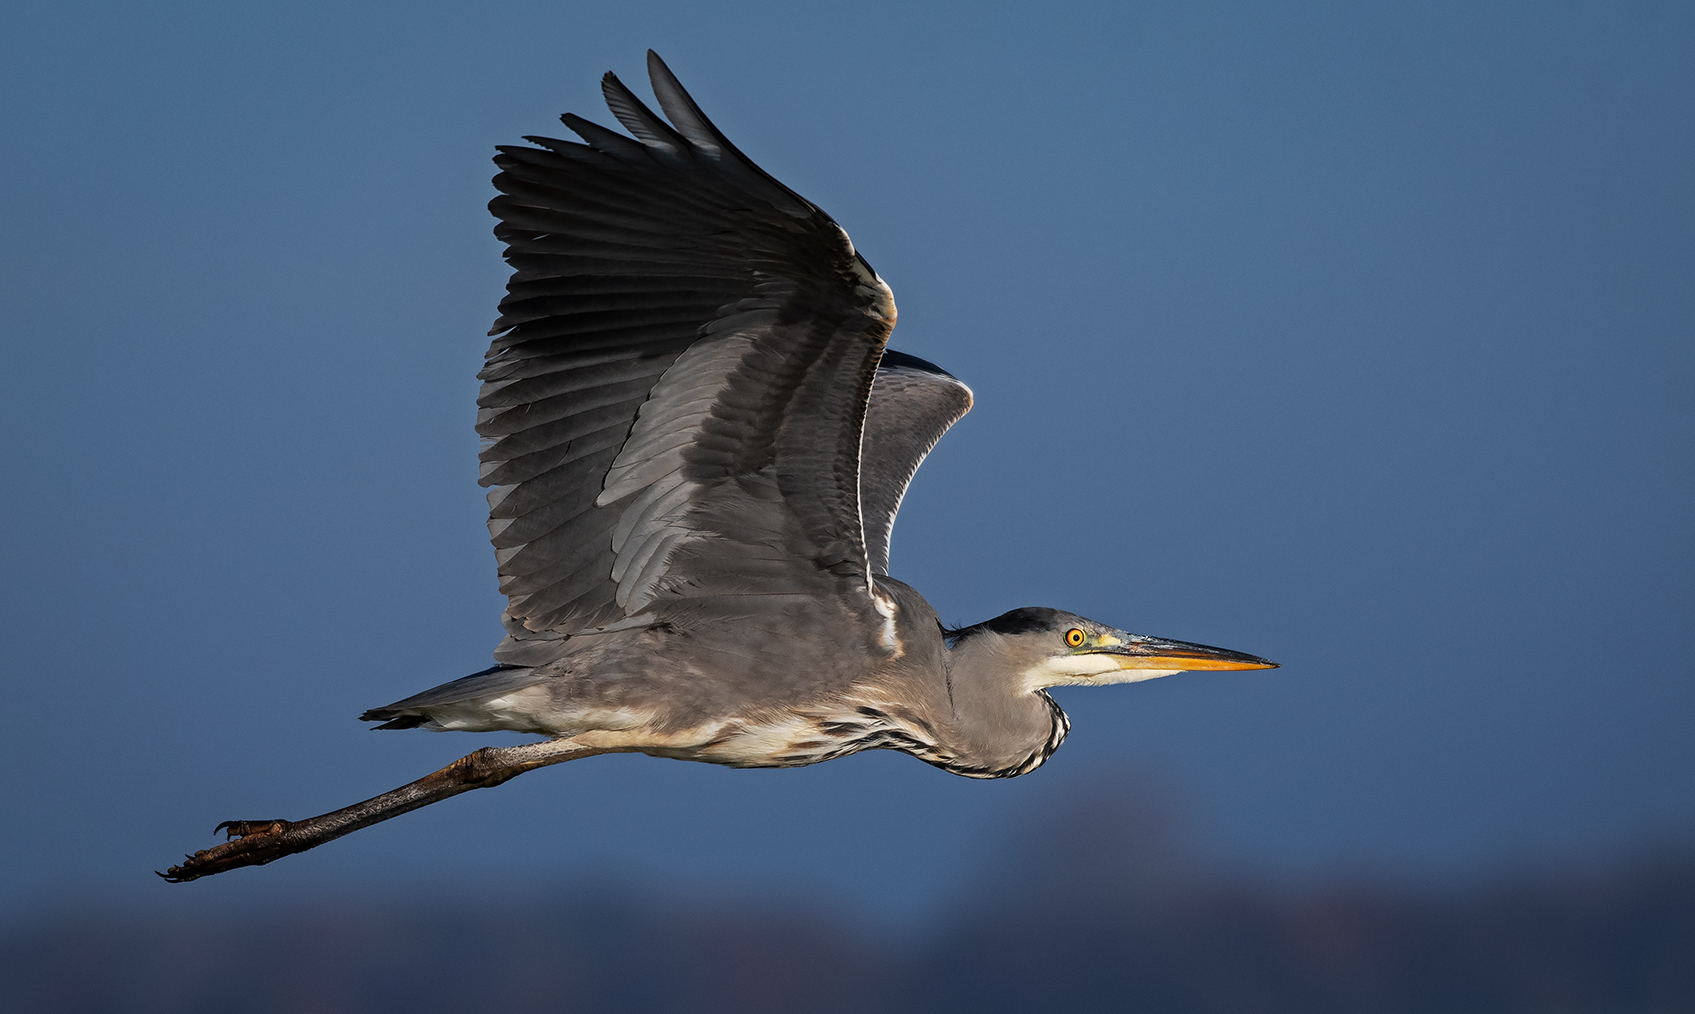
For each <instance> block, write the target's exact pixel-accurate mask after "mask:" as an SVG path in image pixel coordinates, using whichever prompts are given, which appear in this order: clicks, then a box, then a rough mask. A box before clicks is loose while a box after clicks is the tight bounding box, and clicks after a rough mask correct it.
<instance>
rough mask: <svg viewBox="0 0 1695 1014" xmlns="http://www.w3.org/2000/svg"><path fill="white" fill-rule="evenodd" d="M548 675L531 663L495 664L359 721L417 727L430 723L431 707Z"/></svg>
mask: <svg viewBox="0 0 1695 1014" xmlns="http://www.w3.org/2000/svg"><path fill="white" fill-rule="evenodd" d="M545 678H546V677H543V676H537V675H536V671H535V670H534V669H533V668H530V667H528V666H516V665H494V666H491V667H489V668H487V669H484V670H483V671H482V672H475V673H472V674H471V675H469V676H464V677H461V678H459V679H456V680H454V681H453V682H451V683H443V684H442V685H441V686H439V687H432V688H430V689H429V690H426V691H424V692H423V693H421V694H413V695H412V696H411V697H408V698H406V699H405V700H403V701H395V702H394V703H393V704H387V705H384V706H383V707H380V708H372V709H370V710H369V711H367V712H365V713H364V714H363V715H360V716H359V720H360V721H361V722H381V723H383V724H382V725H378V726H375V727H374V728H377V729H416V728H418V727H419V726H421V725H426V724H428V723H429V722H430V716H429V714H428V713H427V709H429V708H432V707H440V706H441V705H444V704H456V703H458V702H459V701H469V700H474V699H476V698H479V697H496V696H499V695H500V694H505V693H511V692H512V691H514V690H522V689H523V688H525V687H528V686H534V685H535V684H537V683H539V682H541V681H542V680H543V679H545Z"/></svg>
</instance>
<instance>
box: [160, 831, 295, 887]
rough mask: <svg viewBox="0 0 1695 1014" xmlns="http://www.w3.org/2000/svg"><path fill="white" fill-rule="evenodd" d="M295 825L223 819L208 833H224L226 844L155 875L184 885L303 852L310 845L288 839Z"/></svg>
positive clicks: (200, 852) (188, 857) (202, 851)
mask: <svg viewBox="0 0 1695 1014" xmlns="http://www.w3.org/2000/svg"><path fill="white" fill-rule="evenodd" d="M295 826H296V825H295V822H294V821H290V820H226V821H224V822H223V823H222V824H219V825H218V826H217V827H215V828H213V829H212V833H213V834H216V833H218V832H219V831H227V832H229V841H226V842H224V843H223V844H222V845H214V846H213V847H212V848H209V849H201V850H200V851H199V852H196V853H194V854H193V855H191V856H187V857H185V858H184V860H183V864H182V865H181V866H173V867H171V868H170V869H168V870H166V871H165V872H163V873H161V874H159V876H161V877H164V878H165V879H166V880H167V881H169V882H171V883H173V884H185V883H187V882H188V881H190V880H198V879H200V878H201V877H207V876H211V875H212V874H214V873H222V872H224V871H225V870H233V869H235V868H236V867H238V866H263V865H265V864H266V863H268V862H271V861H273V860H276V859H281V858H282V857H283V856H287V855H293V854H294V853H296V852H303V851H305V849H307V848H310V847H311V846H310V845H304V846H303V845H301V844H300V843H298V842H294V841H290V840H289V838H290V836H289V834H288V831H289V829H290V828H292V827H295Z"/></svg>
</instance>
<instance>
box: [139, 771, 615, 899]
mask: <svg viewBox="0 0 1695 1014" xmlns="http://www.w3.org/2000/svg"><path fill="white" fill-rule="evenodd" d="M611 752H613V751H610V750H604V749H594V748H592V747H585V746H577V745H575V744H573V743H572V742H571V741H570V740H566V739H555V740H548V741H546V742H543V743H525V744H523V745H521V746H496V747H487V746H486V747H483V748H482V749H481V750H477V751H475V752H474V753H470V754H467V755H466V756H464V757H461V758H459V759H458V760H456V761H454V762H453V763H452V764H449V765H448V766H447V767H444V768H442V769H441V770H440V771H434V772H431V773H430V774H427V775H425V776H424V777H422V778H420V779H418V780H417V781H415V782H411V783H408V784H406V785H402V786H401V787H400V788H398V789H394V790H392V791H389V792H385V793H383V794H382V795H380V796H377V797H375V798H374V799H367V800H365V801H364V802H363V803H354V804H353V805H352V806H347V807H343V808H342V809H339V810H335V811H332V812H330V813H326V814H323V815H321V816H318V817H309V818H307V819H306V820H227V821H225V822H223V823H222V824H219V825H218V826H217V827H216V828H215V829H214V830H215V831H228V832H229V835H230V840H229V841H227V842H225V843H223V844H222V845H217V846H214V847H212V848H209V849H204V850H202V851H199V852H196V853H194V854H193V855H191V856H188V857H187V858H186V859H185V860H184V861H183V864H182V865H181V866H173V867H171V868H170V869H168V870H166V871H165V872H164V873H161V874H159V876H161V877H164V878H165V879H166V880H168V881H170V882H171V883H173V884H182V883H187V882H188V881H190V880H198V879H200V878H201V877H209V876H211V875H212V874H214V873H222V872H224V871H225V870H233V869H235V868H236V867H238V866H263V865H265V864H266V863H269V862H273V861H275V860H278V859H281V858H282V857H283V856H287V855H293V854H294V853H296V852H304V851H306V850H307V849H310V848H316V847H318V846H319V845H322V844H323V843H325V842H327V841H333V840H335V839H337V838H340V837H341V836H342V835H344V834H352V833H353V832H354V831H357V830H359V829H360V828H362V827H369V826H371V825H372V824H375V823H378V822H379V821H384V820H387V819H389V818H390V817H398V816H400V815H401V814H403V813H406V812H408V811H411V810H416V809H417V808H418V807H420V806H428V805H430V804H431V803H436V802H440V801H441V800H443V799H446V798H448V797H449V796H457V795H458V794H459V793H461V792H469V791H471V790H472V789H486V788H490V787H492V786H495V785H499V784H500V783H502V782H504V781H507V780H509V779H512V778H516V777H517V776H519V775H521V774H523V773H524V772H526V771H530V770H533V769H535V768H540V767H546V766H547V765H549V764H560V763H563V762H565V761H568V760H576V759H577V758H579V757H591V756H593V755H595V754H601V753H611Z"/></svg>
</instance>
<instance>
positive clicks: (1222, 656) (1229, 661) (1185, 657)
mask: <svg viewBox="0 0 1695 1014" xmlns="http://www.w3.org/2000/svg"><path fill="white" fill-rule="evenodd" d="M1113 642H1116V643H1113ZM1086 650H1087V651H1088V652H1089V653H1090V654H1100V655H1111V656H1113V660H1114V661H1116V662H1117V663H1118V667H1119V668H1120V669H1167V670H1177V671H1179V672H1184V671H1192V670H1197V669H1275V668H1277V663H1276V662H1273V661H1271V660H1269V659H1264V658H1260V657H1259V656H1258V655H1248V654H1245V653H1243V652H1240V651H1231V650H1230V649H1229V648H1214V647H1212V646H1211V645H1207V644H1190V643H1189V642H1188V641H1167V640H1165V639H1163V638H1159V637H1142V636H1140V635H1138V634H1130V635H1126V636H1125V637H1124V638H1123V639H1119V638H1115V637H1111V636H1102V637H1100V638H1099V639H1097V640H1096V641H1095V643H1094V644H1093V645H1092V646H1090V647H1089V648H1088V649H1086Z"/></svg>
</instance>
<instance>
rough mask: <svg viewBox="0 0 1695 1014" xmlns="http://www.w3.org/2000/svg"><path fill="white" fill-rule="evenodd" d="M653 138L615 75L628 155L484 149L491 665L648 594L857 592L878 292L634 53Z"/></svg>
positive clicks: (611, 136)
mask: <svg viewBox="0 0 1695 1014" xmlns="http://www.w3.org/2000/svg"><path fill="white" fill-rule="evenodd" d="M648 71H649V74H650V76H651V78H652V81H653V88H654V92H655V94H656V95H657V97H658V99H659V104H660V106H661V108H662V109H664V111H665V113H666V115H667V116H668V117H669V120H670V123H669V124H667V123H666V122H665V121H664V120H662V119H660V118H659V117H658V116H657V115H655V114H654V113H653V112H652V111H651V110H649V109H648V107H647V106H645V105H643V104H642V102H641V101H640V100H639V99H637V98H636V97H635V96H634V95H633V94H632V93H631V92H630V91H629V89H627V88H625V87H624V86H623V84H621V83H620V82H619V81H618V79H617V78H616V77H614V76H613V75H611V74H608V75H606V77H605V78H604V79H603V81H602V91H603V92H604V94H605V96H606V100H607V104H608V105H609V106H610V107H611V109H612V112H613V114H614V115H616V116H617V118H618V119H619V121H620V122H622V123H623V125H624V126H625V127H626V128H627V129H628V130H629V131H630V133H631V134H633V135H635V136H634V139H632V138H630V137H625V136H624V135H622V134H619V133H616V132H614V131H611V130H607V129H605V128H603V127H599V126H596V125H595V124H592V123H589V122H588V121H586V120H583V119H580V118H579V117H576V116H572V115H569V114H568V115H566V116H565V117H564V122H565V125H566V126H568V127H570V128H571V130H573V131H574V132H575V133H576V134H577V135H578V136H580V137H581V138H582V139H583V141H584V142H586V143H582V144H579V143H576V142H570V141H560V140H555V139H551V138H542V137H528V138H526V139H525V140H528V141H531V142H533V143H534V144H536V145H539V146H540V147H535V148H530V147H502V148H500V149H499V150H500V154H499V155H498V156H497V157H496V158H495V163H496V164H497V165H498V166H499V167H500V169H501V172H500V174H499V175H498V176H496V177H495V180H494V182H495V186H496V188H498V189H499V190H500V191H501V193H502V196H500V197H497V198H495V200H494V201H493V202H492V203H491V204H490V205H489V209H490V210H491V211H492V212H493V213H494V214H495V216H496V217H497V218H499V219H500V224H499V225H497V226H496V227H495V234H496V236H498V237H499V238H500V239H502V240H503V241H505V243H506V244H507V253H506V259H507V261H508V262H509V263H511V265H512V267H513V268H514V273H513V275H512V279H511V281H510V282H509V283H508V286H507V296H506V298H505V299H503V300H502V301H501V304H500V309H501V317H500V319H499V320H498V321H496V322H495V325H494V328H493V329H492V330H491V332H490V333H491V334H495V335H499V337H497V338H496V339H495V340H494V342H493V344H492V345H491V346H490V347H489V352H488V359H487V364H486V366H485V368H484V369H483V372H482V373H481V374H480V377H481V379H482V380H483V382H484V383H483V388H482V392H481V394H480V396H479V397H478V401H477V403H478V405H479V406H480V408H481V411H480V412H479V413H478V423H477V431H478V432H479V433H480V434H482V436H483V437H484V449H483V453H482V461H483V474H482V478H481V482H482V484H483V485H485V486H489V487H491V489H490V491H489V508H490V510H489V532H490V534H491V536H492V538H493V541H494V546H495V555H496V558H497V560H498V562H499V572H500V587H501V591H502V592H503V593H505V594H506V595H507V597H508V606H507V610H506V615H505V617H504V619H505V622H506V626H507V630H508V634H509V636H508V638H507V640H506V642H504V643H503V644H502V645H501V648H500V649H499V650H497V652H496V658H497V659H500V660H501V661H503V662H511V663H519V664H533V663H534V662H535V661H537V660H540V659H542V658H545V657H547V656H548V655H550V654H551V650H550V642H554V643H555V644H554V645H553V646H556V642H557V641H558V640H559V639H561V638H563V637H565V636H569V635H570V634H572V633H576V632H580V631H583V630H586V629H594V628H599V627H603V626H608V625H614V624H617V623H620V622H623V621H626V620H628V619H629V618H630V617H635V616H638V615H640V614H642V612H643V610H644V609H647V608H648V607H649V606H650V605H652V604H653V603H655V602H656V601H659V600H662V599H666V598H675V597H679V596H682V597H699V596H711V595H725V594H749V593H759V594H783V593H785V592H790V591H793V592H795V593H797V594H798V593H800V592H801V590H802V587H803V586H804V587H805V588H807V589H808V590H810V591H813V592H815V591H816V586H815V585H811V584H807V583H806V582H807V581H809V580H810V581H816V580H817V579H818V575H820V574H827V575H832V576H834V577H835V578H838V579H845V580H847V581H850V582H858V584H859V585H860V586H861V587H863V588H865V589H866V590H867V592H869V582H870V574H871V570H870V565H869V561H868V558H867V554H866V542H865V536H864V532H863V530H862V525H861V521H860V503H859V451H860V437H861V432H862V427H863V424H864V418H865V407H866V403H867V400H868V398H869V396H870V389H871V384H872V380H873V377H874V375H875V372H876V368H877V363H878V359H879V356H880V355H881V353H882V350H883V345H884V343H885V342H886V341H887V340H888V335H889V331H890V329H891V328H893V326H894V319H895V307H894V300H893V297H892V295H891V294H890V292H889V289H888V287H887V286H885V285H884V284H883V283H882V281H881V280H880V279H879V278H878V277H877V275H876V273H875V272H874V271H872V270H871V267H870V266H869V265H868V264H866V262H865V260H864V258H862V257H860V256H859V254H858V253H857V252H856V251H855V250H854V248H853V244H852V242H850V241H849V239H848V237H847V234H846V233H845V232H843V231H842V229H841V228H840V227H839V226H837V225H836V223H835V222H834V221H832V220H831V219H830V217H829V216H828V215H826V214H824V212H822V211H820V210H819V209H818V208H817V207H815V206H813V205H812V204H811V203H810V202H808V201H807V200H805V199H804V198H802V197H801V196H799V195H798V194H796V193H794V192H793V191H791V190H789V189H788V188H787V187H785V186H783V185H782V184H781V183H778V182H777V181H776V180H774V179H772V178H771V177H770V176H768V175H766V174H765V173H764V172H763V171H762V170H760V169H759V167H758V166H756V165H754V164H753V163H752V162H751V161H749V160H748V158H747V157H746V156H745V155H743V154H742V153H741V152H740V151H738V150H736V148H735V146H734V145H732V144H731V143H730V142H729V141H728V140H726V139H725V138H724V136H723V135H722V134H720V133H719V132H718V129H717V128H716V127H714V126H713V125H712V124H711V122H710V121H708V120H707V118H706V117H705V116H704V115H703V114H702V113H701V111H700V109H699V107H697V106H696V105H695V103H694V100H693V99H691V98H690V97H689V96H688V93H687V92H685V91H684V90H683V88H682V86H681V85H679V84H678V83H677V80H676V78H674V77H673V76H672V75H671V72H670V71H669V70H668V69H667V68H666V67H665V64H664V63H663V62H661V61H660V59H659V57H658V56H656V55H655V54H653V53H652V52H649V53H648Z"/></svg>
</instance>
